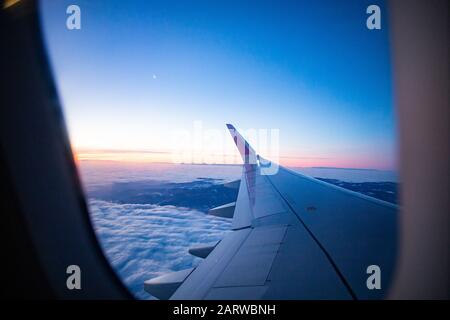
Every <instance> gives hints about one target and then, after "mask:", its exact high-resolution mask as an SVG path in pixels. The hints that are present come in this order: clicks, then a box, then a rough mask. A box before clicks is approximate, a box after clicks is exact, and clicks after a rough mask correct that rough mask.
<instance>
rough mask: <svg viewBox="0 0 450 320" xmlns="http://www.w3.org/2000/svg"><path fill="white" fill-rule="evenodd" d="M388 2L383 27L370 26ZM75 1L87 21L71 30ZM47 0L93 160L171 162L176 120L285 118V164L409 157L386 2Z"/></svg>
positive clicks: (79, 135)
mask: <svg viewBox="0 0 450 320" xmlns="http://www.w3.org/2000/svg"><path fill="white" fill-rule="evenodd" d="M374 3H376V4H378V5H379V6H380V7H381V9H382V29H381V30H375V31H369V30H368V29H367V28H366V19H367V14H366V8H367V6H368V5H369V4H374ZM70 4H77V5H79V6H80V8H81V19H82V29H81V30H72V31H70V30H68V29H67V28H66V24H65V23H66V18H67V14H66V8H67V6H68V5H70ZM41 9H42V21H43V27H44V34H45V39H46V42H47V46H48V49H49V56H50V59H51V64H52V67H53V71H54V75H55V77H56V79H57V86H58V90H59V93H60V98H61V100H62V103H63V106H64V111H65V117H66V121H67V124H68V129H69V134H70V137H71V142H72V145H73V146H74V148H75V150H77V152H78V153H79V154H83V155H84V157H85V158H91V159H92V158H94V159H95V158H98V159H102V158H105V159H113V158H115V159H120V160H127V159H128V160H129V159H132V160H139V159H140V160H144V161H170V159H169V158H168V157H169V156H168V154H169V152H170V151H171V144H172V143H173V131H174V130H180V129H186V130H190V131H192V130H193V126H194V121H198V120H199V121H202V124H203V127H204V128H205V129H218V130H221V131H224V130H225V123H233V124H234V125H235V126H236V127H237V128H243V129H248V128H256V129H259V128H266V129H271V128H275V129H279V137H280V146H279V151H280V162H281V163H282V164H285V165H290V166H333V167H353V168H377V169H394V170H395V169H396V127H395V117H394V116H395V114H394V110H393V102H392V95H393V93H392V87H391V86H392V83H391V66H390V60H389V59H390V58H389V41H388V21H387V20H388V19H387V12H386V8H385V5H384V2H381V1H375V2H373V1H361V0H355V1H339V2H338V1H331V0H330V1H295V2H281V1H256V0H255V1H230V0H227V1H224V2H220V1H167V0H166V1H156V2H155V1H126V2H125V1H113V0H109V1H96V2H95V3H94V1H81V0H78V1H73V0H70V1H51V0H50V1H43V2H42V5H41ZM171 139H172V140H171ZM230 140H231V139H230ZM233 152H235V151H233Z"/></svg>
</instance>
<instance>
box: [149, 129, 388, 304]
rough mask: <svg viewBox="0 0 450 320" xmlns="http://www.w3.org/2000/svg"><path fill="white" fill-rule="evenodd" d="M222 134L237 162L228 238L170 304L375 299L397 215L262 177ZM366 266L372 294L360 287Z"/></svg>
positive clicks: (304, 182)
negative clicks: (375, 281) (375, 277)
mask: <svg viewBox="0 0 450 320" xmlns="http://www.w3.org/2000/svg"><path fill="white" fill-rule="evenodd" d="M227 127H228V129H229V131H230V134H231V136H232V138H233V140H234V142H235V144H236V147H237V148H238V150H239V152H240V154H241V156H242V159H243V162H244V165H243V169H242V178H241V182H240V184H239V193H238V198H237V200H236V203H235V204H234V214H232V215H231V216H232V219H233V222H232V229H233V232H231V233H229V234H227V235H226V236H225V238H224V239H222V240H221V241H220V242H219V243H218V244H217V245H215V246H214V249H213V250H211V252H210V253H209V254H208V255H207V256H206V258H205V259H204V261H202V262H201V263H200V264H199V266H198V267H196V268H195V269H194V270H189V272H185V274H187V276H186V278H185V279H183V281H182V282H180V283H179V284H178V285H177V286H176V287H174V289H173V290H174V293H173V295H172V296H171V299H377V298H383V297H384V296H385V293H386V292H387V290H388V288H389V283H390V279H391V277H392V273H393V269H394V261H395V254H396V248H395V243H396V210H397V207H396V206H394V205H391V204H389V203H386V202H383V201H379V200H376V199H373V198H370V197H366V196H363V195H360V194H357V193H354V192H350V191H347V190H345V189H342V188H339V187H335V186H333V185H330V184H327V183H324V182H321V181H319V180H316V179H313V178H309V177H306V176H303V175H301V174H298V173H295V172H293V171H290V170H289V169H286V168H283V167H279V168H278V171H277V173H276V174H273V175H265V174H264V166H265V164H266V163H267V162H266V161H265V160H264V159H263V158H261V157H259V156H258V155H257V154H256V152H255V151H254V149H253V148H252V147H251V146H250V145H249V143H248V142H247V141H246V140H245V139H244V138H243V137H242V136H241V135H240V134H239V132H238V131H237V130H236V129H235V128H234V127H233V126H232V125H230V124H227ZM374 265H375V266H377V267H378V268H379V270H380V272H381V277H380V281H381V282H380V283H381V287H380V288H379V289H377V288H372V287H373V286H370V285H369V286H368V284H369V283H368V282H369V281H372V280H371V279H369V277H370V276H371V274H368V273H367V271H368V268H369V267H370V266H374ZM370 270H372V269H370ZM163 277H164V276H163ZM368 279H369V280H368ZM152 281H153V282H154V283H158V282H160V279H159V278H157V279H152V280H150V282H152ZM148 287H149V285H148V282H146V288H148ZM150 287H151V285H150ZM370 288H372V289H370ZM175 289H176V290H175ZM148 291H149V292H150V293H152V292H151V290H148ZM166 296H167V294H166V295H165V296H164V297H166Z"/></svg>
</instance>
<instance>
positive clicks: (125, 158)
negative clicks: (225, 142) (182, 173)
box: [73, 148, 391, 170]
mask: <svg viewBox="0 0 450 320" xmlns="http://www.w3.org/2000/svg"><path fill="white" fill-rule="evenodd" d="M73 156H74V160H75V163H77V164H79V162H80V161H117V162H133V163H174V164H177V163H193V164H202V163H203V164H241V163H242V161H241V159H240V157H239V155H220V157H219V158H218V159H221V161H195V160H194V159H192V161H174V160H173V159H174V158H173V156H172V154H171V153H170V152H152V151H139V150H104V149H76V148H74V149H73ZM196 158H197V159H211V156H210V155H206V156H203V157H202V156H200V157H196ZM214 159H217V158H214ZM271 160H273V161H275V162H278V163H279V164H280V165H282V166H285V167H304V168H307V167H335V168H356V169H381V170H390V169H391V168H390V167H391V166H390V165H389V164H387V163H380V161H379V159H374V158H371V157H365V158H364V157H360V158H350V157H342V158H320V157H316V158H315V157H310V158H308V157H294V156H292V157H288V156H281V157H280V158H279V159H271Z"/></svg>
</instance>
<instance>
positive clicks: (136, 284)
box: [89, 199, 231, 299]
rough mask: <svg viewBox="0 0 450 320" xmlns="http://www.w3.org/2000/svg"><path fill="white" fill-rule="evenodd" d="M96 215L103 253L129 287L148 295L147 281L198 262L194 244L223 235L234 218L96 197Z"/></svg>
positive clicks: (92, 205) (92, 207)
mask: <svg viewBox="0 0 450 320" xmlns="http://www.w3.org/2000/svg"><path fill="white" fill-rule="evenodd" d="M89 207H90V211H91V219H92V221H93V224H94V228H95V231H96V234H97V237H98V238H99V240H100V243H101V245H102V247H103V249H104V252H105V254H106V256H107V258H108V260H109V261H110V263H111V264H112V266H113V267H114V269H115V270H116V272H117V273H118V275H119V276H120V278H121V279H122V280H123V282H124V283H125V285H126V286H127V287H128V288H129V289H130V291H131V292H132V293H133V294H134V295H135V296H136V297H138V298H141V299H148V298H150V295H149V294H147V293H146V292H145V291H144V290H143V283H144V281H145V280H148V279H150V278H153V277H156V276H159V275H161V274H164V273H166V272H171V271H178V270H182V269H185V268H190V267H193V266H196V265H197V264H198V263H199V262H200V261H201V259H199V258H195V257H193V256H191V255H190V254H189V253H188V249H189V248H190V247H194V246H197V245H201V244H206V243H211V242H215V241H218V240H220V239H222V238H223V236H224V233H225V232H227V231H228V230H230V227H231V222H230V221H229V220H227V219H222V218H218V217H214V216H209V215H206V214H205V213H203V212H199V211H195V210H192V209H189V208H181V207H174V206H157V205H152V204H118V203H113V202H108V201H101V200H96V199H91V200H90V201H89Z"/></svg>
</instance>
